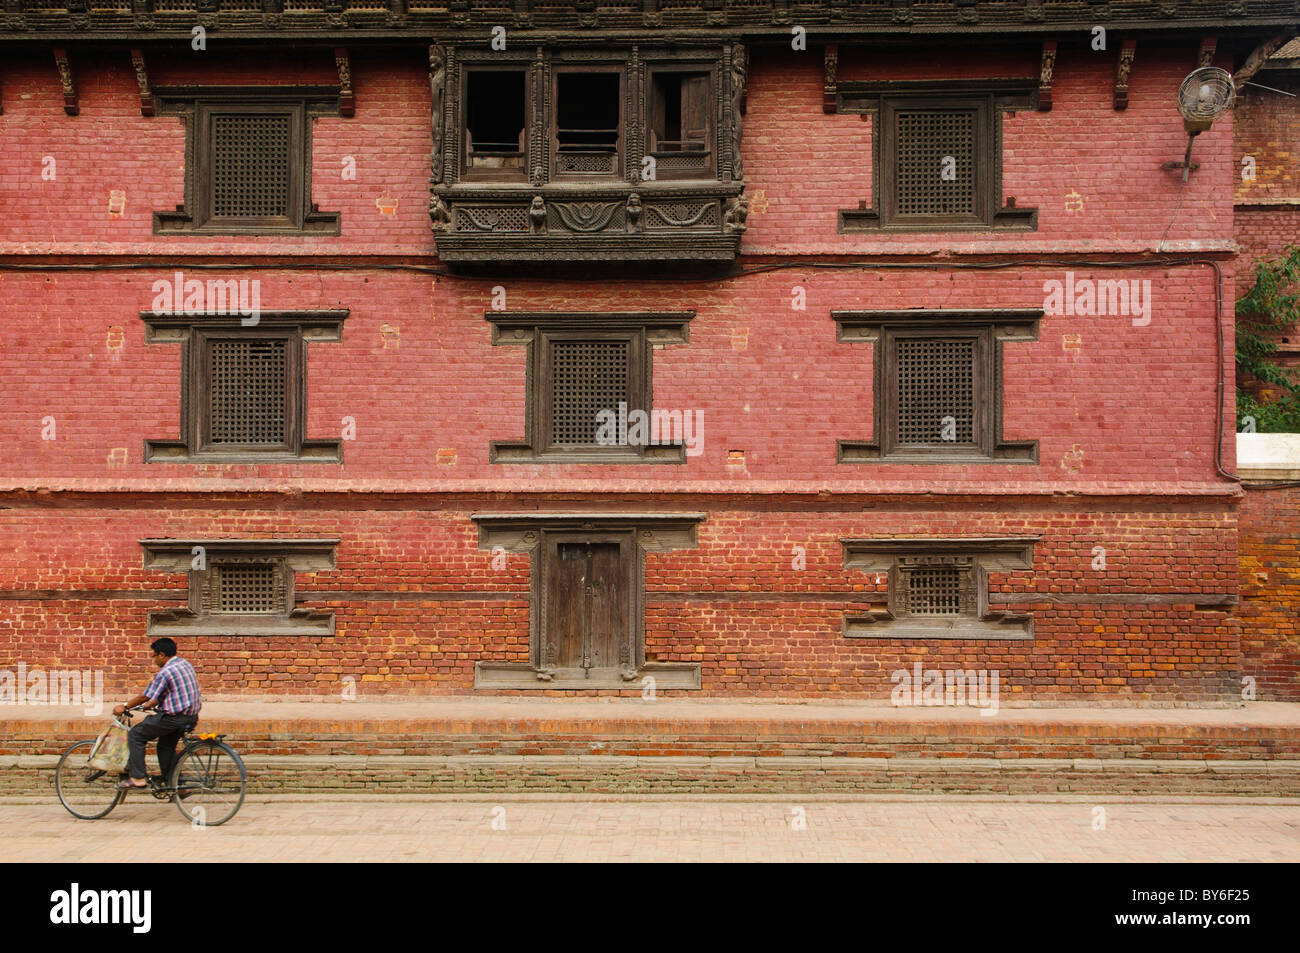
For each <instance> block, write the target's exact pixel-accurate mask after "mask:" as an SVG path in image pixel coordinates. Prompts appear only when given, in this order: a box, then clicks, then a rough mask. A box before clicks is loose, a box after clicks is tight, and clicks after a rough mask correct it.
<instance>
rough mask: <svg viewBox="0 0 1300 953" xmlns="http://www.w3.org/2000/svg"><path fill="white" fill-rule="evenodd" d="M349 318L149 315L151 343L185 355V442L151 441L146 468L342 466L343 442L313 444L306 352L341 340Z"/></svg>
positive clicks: (281, 313)
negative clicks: (172, 347) (273, 464)
mask: <svg viewBox="0 0 1300 953" xmlns="http://www.w3.org/2000/svg"><path fill="white" fill-rule="evenodd" d="M346 314H347V312H346V311H323V312H322V311H316V312H311V311H309V312H293V311H268V312H261V313H260V314H259V315H257V319H256V321H255V322H254V321H253V319H252V317H251V316H250V317H243V316H240V315H230V316H221V315H208V314H185V313H180V314H171V313H168V314H163V313H159V312H143V313H142V314H141V317H142V318H144V319H145V321H146V322H147V328H148V338H147V339H148V340H149V341H151V342H175V343H180V344H181V345H182V347H183V355H182V360H181V366H182V381H181V425H180V429H181V439H180V440H150V441H147V442H146V444H145V460H146V461H147V462H176V463H186V462H192V463H202V462H209V461H210V462H225V463H261V462H288V461H298V460H303V461H316V462H322V463H324V462H332V463H337V462H339V460H340V459H341V453H342V444H341V442H340V441H339V440H310V439H307V437H306V436H305V431H306V424H305V420H306V413H307V372H306V360H307V349H306V344H307V342H308V341H313V342H314V341H337V340H339V338H340V335H341V325H342V321H343V318H344V316H346ZM246 322H249V323H250V326H245V323H246Z"/></svg>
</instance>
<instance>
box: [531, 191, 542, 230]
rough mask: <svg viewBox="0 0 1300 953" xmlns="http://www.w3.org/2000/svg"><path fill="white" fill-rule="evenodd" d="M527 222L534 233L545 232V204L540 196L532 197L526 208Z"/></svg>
mask: <svg viewBox="0 0 1300 953" xmlns="http://www.w3.org/2000/svg"><path fill="white" fill-rule="evenodd" d="M528 221H529V223H530V224H531V225H532V227H533V231H534V232H538V233H541V232H545V231H546V202H545V201H544V200H543V199H542V197H541V196H540V195H534V196H533V201H532V204H531V205H529V206H528Z"/></svg>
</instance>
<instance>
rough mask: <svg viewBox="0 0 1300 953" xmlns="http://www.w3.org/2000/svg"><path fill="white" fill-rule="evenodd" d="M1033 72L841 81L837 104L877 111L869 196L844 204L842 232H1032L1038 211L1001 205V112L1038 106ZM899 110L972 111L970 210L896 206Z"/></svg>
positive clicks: (855, 111)
mask: <svg viewBox="0 0 1300 953" xmlns="http://www.w3.org/2000/svg"><path fill="white" fill-rule="evenodd" d="M1037 103H1038V79H1037V78H1034V79H1032V80H1030V79H1025V80H970V81H965V82H963V81H960V80H932V81H885V82H842V83H839V84H837V92H836V111H837V112H841V113H849V114H858V115H874V116H875V119H876V123H875V130H874V134H873V135H872V150H873V157H872V163H871V168H872V186H871V192H872V201H873V203H874V206H873V207H870V208H869V207H867V205H866V203H865V202H862V203H860V204H859V207H858V208H856V209H841V210H840V213H839V230H840V231H841V232H874V231H881V230H888V231H962V230H972V229H979V230H984V229H996V230H999V231H1036V230H1037V228H1038V210H1037V209H1036V208H1019V207H1017V206H1015V205H1014V204H1010V203H1009V204H1007V205H1005V206H1004V205H1003V204H1002V114H1003V113H1004V112H1018V111H1023V110H1032V109H1035V108H1037ZM901 109H922V110H945V109H954V110H975V113H976V117H977V119H976V153H975V178H976V185H975V207H976V213H975V214H974V215H964V214H963V215H953V216H944V215H929V216H921V215H903V216H900V215H898V214H897V212H896V211H895V203H896V199H897V191H896V186H895V182H896V178H895V177H896V167H895V161H896V160H895V156H896V154H897V153H896V144H897V132H896V122H895V117H896V115H897V113H898V111H899V110H901Z"/></svg>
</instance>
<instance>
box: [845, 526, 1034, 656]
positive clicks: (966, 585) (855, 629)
mask: <svg viewBox="0 0 1300 953" xmlns="http://www.w3.org/2000/svg"><path fill="white" fill-rule="evenodd" d="M1037 541H1038V538H1037V537H1034V536H1018V537H993V538H989V537H985V538H966V539H961V538H959V539H842V540H840V544H841V545H842V546H843V548H844V567H845V569H848V570H859V571H863V572H867V573H872V574H874V575H875V576H876V586H877V587H879V586H880V585H881V584H882V582H883V583H884V584H885V590H884V591H883V592H881V590H880V589H879V588H877V589H876V590H875V591H874V592H873V593H872V595H871V597H869V598H868V599H866V600H865V601H867V602H869V603H874V605H875V607H874V608H872V609H869V610H866V611H861V610H858V611H851V612H849V613H847V614H846V615H845V617H844V634H845V635H846V636H849V637H851V638H885V639H893V638H916V639H929V638H935V639H949V638H969V639H1024V638H1032V637H1033V632H1034V629H1033V620H1032V618H1031V617H1030V616H1029V614H1028V613H1025V612H1019V611H1013V610H1011V609H1009V608H1007V607H1005V606H1002V605H999V604H995V601H997V602H1000V601H1001V598H1000V597H997V596H995V595H994V594H993V593H991V592H990V582H989V576H990V573H1006V572H1013V571H1016V570H1025V569H1030V568H1032V566H1033V563H1034V544H1035V543H1036V542H1037ZM1007 601H1011V600H1009V599H1008V600H1007ZM882 602H883V605H882V604H881V603H882Z"/></svg>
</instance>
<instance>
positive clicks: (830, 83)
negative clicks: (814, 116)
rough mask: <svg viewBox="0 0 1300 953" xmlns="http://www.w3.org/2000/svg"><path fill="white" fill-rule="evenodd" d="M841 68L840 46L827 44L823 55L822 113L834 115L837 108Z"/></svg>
mask: <svg viewBox="0 0 1300 953" xmlns="http://www.w3.org/2000/svg"><path fill="white" fill-rule="evenodd" d="M839 68H840V45H839V44H838V43H827V44H826V51H825V53H823V54H822V112H824V113H833V112H835V109H836V106H837V93H838V89H837V87H838V81H839Z"/></svg>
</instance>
